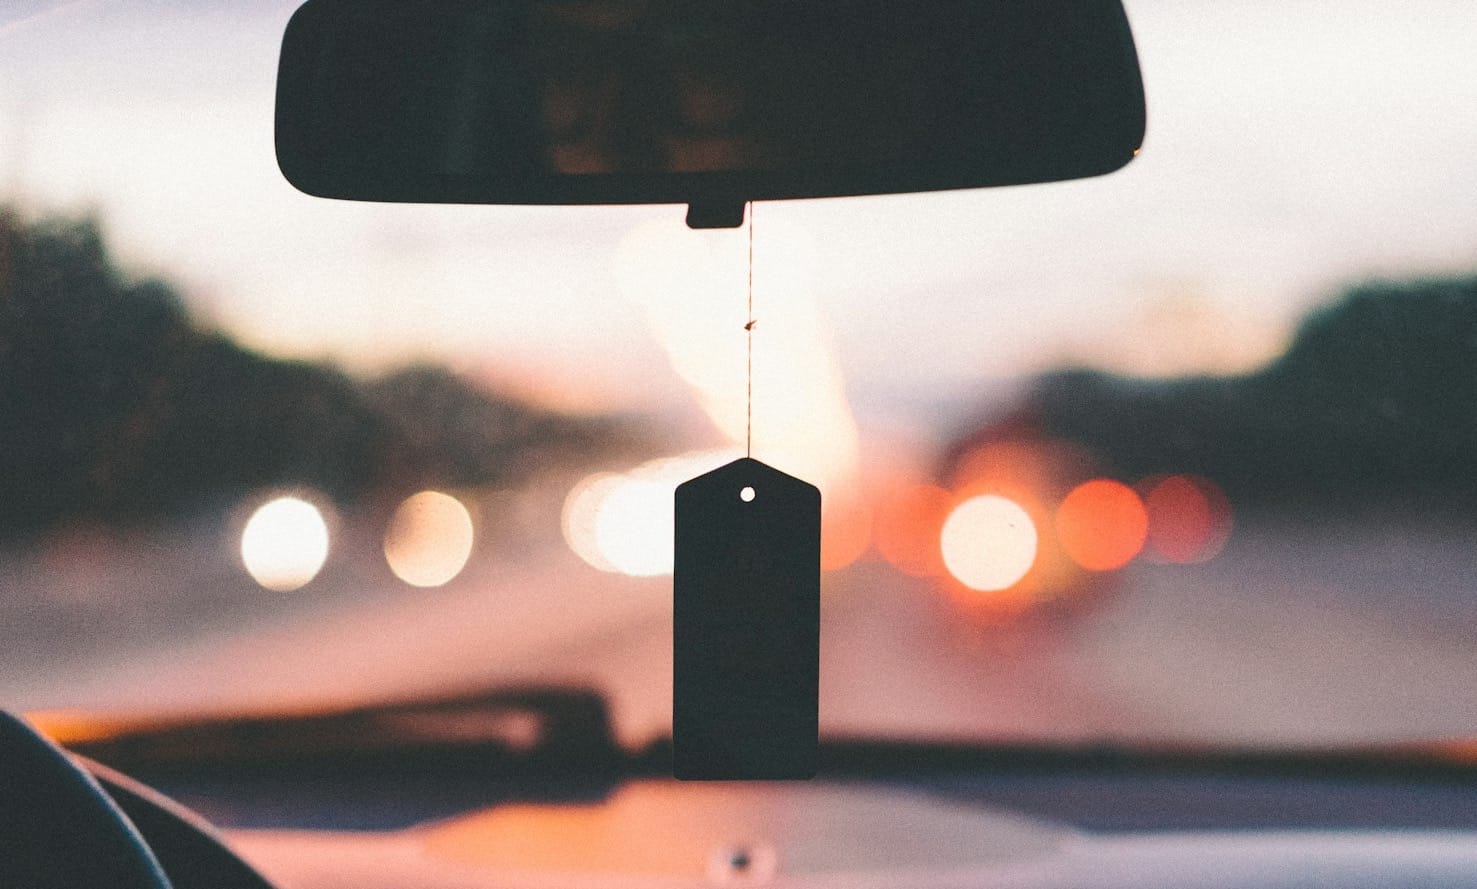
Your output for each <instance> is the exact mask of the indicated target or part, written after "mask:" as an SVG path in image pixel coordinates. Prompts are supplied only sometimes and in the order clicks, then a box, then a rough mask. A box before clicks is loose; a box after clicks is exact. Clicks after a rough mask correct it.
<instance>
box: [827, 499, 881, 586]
mask: <svg viewBox="0 0 1477 889" xmlns="http://www.w3.org/2000/svg"><path fill="white" fill-rule="evenodd" d="M871 543H872V510H871V508H870V507H869V506H868V505H867V504H866V502H865V501H863V500H862V499H861V498H859V497H850V498H846V499H832V498H827V499H826V500H825V501H824V502H823V504H822V506H821V569H822V570H824V571H836V570H839V569H841V568H845V567H846V566H847V565H850V564H851V563H852V562H855V561H856V560H857V559H859V558H861V556H862V553H864V552H866V551H867V547H868V546H870V545H871Z"/></svg>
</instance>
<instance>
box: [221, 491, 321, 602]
mask: <svg viewBox="0 0 1477 889" xmlns="http://www.w3.org/2000/svg"><path fill="white" fill-rule="evenodd" d="M327 560H328V523H327V522H325V521H324V520H323V514H322V513H321V512H320V511H319V510H318V507H316V506H314V505H313V504H311V503H309V502H307V501H306V500H302V499H300V498H297V497H278V498H277V499H275V500H272V501H269V502H267V503H264V504H263V505H262V506H261V507H259V508H258V509H257V510H256V512H254V513H252V515H251V518H250V519H248V520H247V522H246V528H245V530H244V531H242V533H241V561H242V563H243V564H244V565H245V566H246V570H247V571H248V572H249V573H250V574H251V577H252V579H253V580H255V581H256V582H257V583H258V584H260V585H261V586H263V587H266V588H267V589H269V590H276V591H278V592H286V591H288V590H295V589H298V588H299V587H301V586H303V585H304V584H306V583H308V581H310V580H312V579H313V578H314V577H316V576H318V572H319V571H320V570H321V569H322V568H323V563H324V562H325V561H327Z"/></svg>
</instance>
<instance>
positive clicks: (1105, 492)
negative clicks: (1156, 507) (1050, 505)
mask: <svg viewBox="0 0 1477 889" xmlns="http://www.w3.org/2000/svg"><path fill="white" fill-rule="evenodd" d="M1148 532H1149V515H1148V512H1147V511H1146V510H1145V508H1144V504H1143V501H1141V500H1140V499H1139V495H1137V494H1135V493H1134V492H1133V489H1132V488H1130V487H1129V486H1128V485H1125V484H1123V483H1122V482H1116V481H1113V480H1112V479H1106V478H1095V479H1092V480H1091V481H1087V482H1083V483H1082V484H1080V485H1078V486H1077V487H1075V488H1073V489H1072V491H1071V493H1069V494H1067V497H1066V499H1064V500H1063V501H1062V503H1061V506H1058V507H1057V511H1056V533H1057V541H1058V542H1059V543H1060V544H1061V546H1062V550H1063V551H1065V552H1066V554H1067V556H1068V557H1070V558H1071V559H1072V561H1074V562H1076V563H1077V564H1078V565H1081V566H1082V567H1083V568H1086V569H1087V570H1089V571H1113V570H1115V569H1118V568H1122V567H1123V566H1124V565H1127V564H1128V563H1129V562H1131V561H1133V558H1134V556H1137V555H1138V554H1139V552H1140V551H1141V550H1142V549H1143V548H1144V540H1145V539H1146V538H1147V536H1148Z"/></svg>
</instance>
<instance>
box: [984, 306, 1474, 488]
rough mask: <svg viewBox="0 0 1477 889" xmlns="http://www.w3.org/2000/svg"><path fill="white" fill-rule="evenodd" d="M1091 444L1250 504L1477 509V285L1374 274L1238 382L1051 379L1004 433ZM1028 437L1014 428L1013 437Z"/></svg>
mask: <svg viewBox="0 0 1477 889" xmlns="http://www.w3.org/2000/svg"><path fill="white" fill-rule="evenodd" d="M1023 426H1024V427H1025V428H1029V429H1030V430H1032V431H1031V434H1033V435H1045V436H1050V437H1060V438H1065V439H1069V440H1073V441H1077V442H1081V443H1082V444H1085V445H1087V446H1088V447H1089V448H1091V449H1092V450H1093V451H1094V452H1096V453H1097V454H1098V455H1099V456H1100V457H1102V458H1103V459H1105V460H1107V461H1108V462H1109V463H1110V464H1111V465H1112V466H1113V467H1114V468H1116V469H1117V470H1118V471H1119V472H1121V473H1123V474H1124V475H1126V476H1135V477H1137V476H1146V475H1151V474H1154V473H1165V472H1195V473H1201V474H1204V475H1207V476H1210V477H1211V478H1214V479H1215V480H1216V481H1218V482H1219V483H1220V484H1221V485H1222V486H1224V487H1225V488H1226V489H1227V491H1228V493H1230V494H1232V495H1233V498H1234V499H1237V500H1239V501H1241V502H1242V503H1243V504H1252V503H1261V504H1269V505H1270V504H1276V503H1296V502H1306V501H1316V502H1321V503H1326V502H1328V501H1329V500H1330V499H1341V500H1370V499H1379V500H1383V501H1391V500H1394V501H1407V502H1415V501H1419V502H1420V503H1422V504H1427V505H1429V504H1433V503H1446V504H1451V505H1456V506H1462V505H1465V504H1469V503H1471V502H1473V501H1474V500H1477V277H1464V278H1444V279H1436V278H1433V279H1421V280H1414V281H1409V282H1394V281H1373V282H1368V283H1365V284H1361V285H1359V286H1357V287H1353V288H1351V289H1350V290H1348V291H1346V292H1345V293H1344V294H1342V295H1341V296H1340V297H1339V298H1338V299H1336V300H1335V301H1333V302H1332V303H1330V304H1329V305H1327V306H1325V307H1323V308H1321V309H1318V310H1317V311H1315V312H1313V313H1312V314H1310V315H1309V316H1308V317H1307V318H1306V319H1305V320H1304V321H1303V323H1302V324H1301V325H1300V327H1299V329H1298V332H1297V334H1296V336H1295V337H1294V339H1293V342H1292V344H1291V346H1290V347H1289V349H1288V351H1287V352H1286V353H1285V354H1284V355H1283V356H1282V357H1280V358H1279V359H1277V360H1276V361H1275V362H1273V363H1272V364H1271V365H1269V366H1268V367H1266V368H1264V369H1263V370H1261V371H1258V372H1256V373H1252V374H1247V375H1244V376H1238V377H1190V378H1182V379H1171V380H1143V379H1130V378H1124V377H1118V376H1113V375H1110V374H1105V373H1100V372H1097V371H1092V370H1083V369H1075V370H1066V371H1059V372H1056V373H1051V374H1047V375H1045V376H1043V377H1041V378H1040V379H1038V380H1037V381H1036V382H1035V384H1034V385H1033V387H1032V389H1031V390H1030V392H1029V394H1028V395H1027V397H1026V398H1025V399H1024V401H1023V403H1022V404H1020V405H1019V406H1017V408H1016V409H1015V410H1014V412H1013V413H1012V414H1011V416H1010V417H1009V418H1007V419H1005V420H1003V421H1002V420H995V421H993V422H991V423H989V424H988V425H987V426H986V427H985V428H984V429H983V430H981V431H978V432H975V433H972V434H971V435H969V436H966V437H965V439H964V440H963V442H961V444H960V446H959V447H956V449H955V451H956V453H957V452H961V451H962V450H963V449H964V448H965V444H964V442H977V441H978V440H980V439H988V438H990V437H992V435H994V434H995V433H994V432H992V430H996V429H999V430H1005V429H1017V430H1018V429H1020V428H1022V427H1023ZM1013 434H1014V433H1013Z"/></svg>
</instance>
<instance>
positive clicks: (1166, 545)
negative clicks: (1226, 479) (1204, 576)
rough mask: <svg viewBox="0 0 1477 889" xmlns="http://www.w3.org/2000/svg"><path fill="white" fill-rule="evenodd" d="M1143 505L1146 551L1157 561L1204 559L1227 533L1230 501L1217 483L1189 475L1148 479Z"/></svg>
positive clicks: (1214, 552)
mask: <svg viewBox="0 0 1477 889" xmlns="http://www.w3.org/2000/svg"><path fill="white" fill-rule="evenodd" d="M1145 487H1147V489H1148V493H1147V494H1146V495H1145V496H1144V506H1145V507H1146V509H1147V512H1148V516H1149V531H1148V546H1149V553H1150V555H1151V556H1152V557H1153V558H1154V559H1155V560H1156V561H1160V562H1170V563H1174V564H1189V563H1193V562H1208V561H1210V560H1211V559H1213V558H1215V557H1216V555H1218V554H1219V553H1220V551H1221V548H1222V547H1224V546H1225V545H1226V540H1227V538H1229V537H1230V534H1231V504H1230V502H1229V501H1228V500H1227V499H1226V495H1225V494H1224V493H1223V492H1222V491H1221V489H1220V486H1218V485H1216V483H1215V482H1212V481H1211V480H1210V479H1207V478H1201V477H1199V476H1193V475H1171V476H1168V477H1164V478H1157V479H1150V480H1148V481H1147V482H1146V483H1145Z"/></svg>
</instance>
